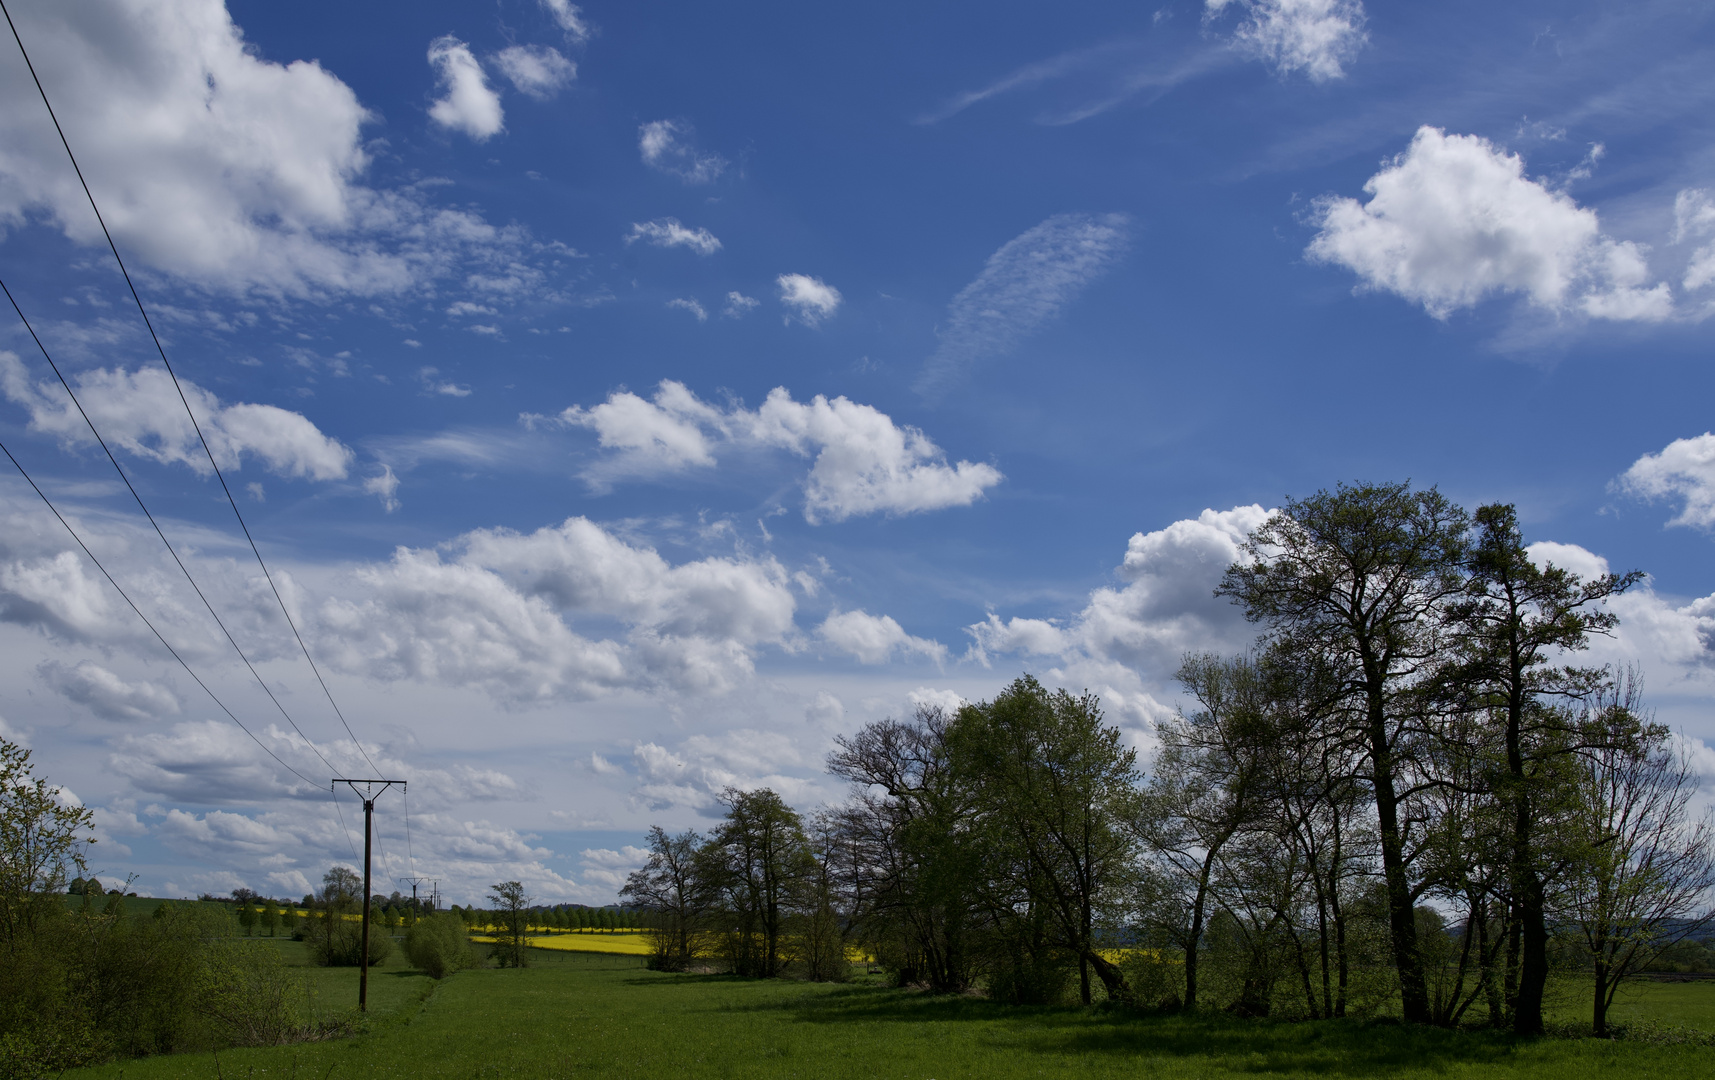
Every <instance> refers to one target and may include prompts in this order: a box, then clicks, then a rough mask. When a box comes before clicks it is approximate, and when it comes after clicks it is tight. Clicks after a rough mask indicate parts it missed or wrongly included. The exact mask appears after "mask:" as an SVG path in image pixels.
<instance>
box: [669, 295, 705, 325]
mask: <svg viewBox="0 0 1715 1080" xmlns="http://www.w3.org/2000/svg"><path fill="white" fill-rule="evenodd" d="M667 306H668V307H670V308H676V309H677V310H679V311H685V312H689V313H690V314H691V315H693V316H695V317H696V320H697V321H698V322H708V321H709V313H708V309H706V308H704V307H703V305H701V304H699V303H697V302H696V301H695V300H692V299H689V298H687V297H683V296H681V297H678V298H677V299H674V300H669V301H667Z"/></svg>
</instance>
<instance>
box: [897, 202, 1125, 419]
mask: <svg viewBox="0 0 1715 1080" xmlns="http://www.w3.org/2000/svg"><path fill="white" fill-rule="evenodd" d="M1128 226H1129V219H1128V218H1126V216H1125V215H1123V214H1106V215H1102V216H1093V215H1089V214H1056V215H1055V216H1054V217H1051V218H1049V219H1048V220H1047V221H1044V222H1042V224H1040V225H1037V226H1035V227H1034V228H1031V229H1028V230H1026V231H1025V232H1023V233H1021V234H1019V235H1018V236H1016V237H1014V238H1012V239H1011V240H1009V241H1007V242H1006V243H1005V244H1003V245H1002V246H1001V248H1000V250H999V251H996V252H995V253H994V254H993V255H990V256H989V259H988V262H987V263H986V264H985V265H984V266H983V270H982V273H980V274H978V275H977V279H976V280H975V281H973V282H971V283H970V284H969V285H967V286H965V287H964V288H963V289H962V290H960V292H959V294H958V295H957V296H955V297H953V302H952V303H951V304H949V305H948V306H947V321H946V324H945V325H944V326H943V327H942V329H941V331H940V335H941V344H940V347H939V348H937V349H936V350H935V354H934V355H933V356H931V357H930V358H929V362H928V364H927V365H926V366H925V368H924V371H923V374H922V376H921V377H920V378H919V379H918V382H917V388H918V390H920V391H923V392H926V393H933V392H935V391H938V390H942V389H945V388H946V387H947V386H948V385H950V384H951V383H953V382H954V381H956V380H957V379H958V378H959V377H960V376H961V375H963V374H964V373H965V372H966V371H968V370H969V368H970V367H971V365H973V364H974V363H976V362H977V361H978V360H981V359H983V358H985V357H995V356H1003V355H1005V354H1006V353H1008V352H1011V351H1012V350H1013V349H1014V348H1015V347H1017V345H1018V343H1019V342H1020V341H1021V340H1022V339H1023V338H1024V337H1025V336H1027V335H1028V334H1030V333H1031V332H1033V331H1035V330H1037V329H1038V328H1040V327H1041V326H1042V325H1043V324H1045V323H1047V322H1048V321H1049V320H1051V319H1053V318H1054V317H1055V316H1057V315H1058V314H1060V311H1061V310H1062V309H1063V308H1064V307H1065V306H1066V305H1067V304H1068V303H1070V302H1071V301H1072V300H1074V299H1075V298H1076V297H1077V295H1078V294H1079V293H1080V292H1082V291H1083V289H1084V288H1085V286H1087V285H1089V284H1090V282H1092V281H1094V280H1095V279H1096V278H1098V277H1100V276H1101V275H1102V274H1104V273H1105V272H1107V270H1108V269H1109V268H1110V267H1112V266H1113V264H1114V263H1115V262H1116V261H1118V259H1119V257H1120V256H1121V255H1123V254H1124V253H1125V250H1126V244H1127V233H1128V231H1129V229H1128Z"/></svg>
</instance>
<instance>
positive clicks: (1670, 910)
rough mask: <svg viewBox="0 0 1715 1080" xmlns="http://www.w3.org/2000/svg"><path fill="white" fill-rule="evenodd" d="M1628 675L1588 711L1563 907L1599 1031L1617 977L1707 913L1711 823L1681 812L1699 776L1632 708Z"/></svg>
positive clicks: (1603, 1030)
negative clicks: (1589, 982)
mask: <svg viewBox="0 0 1715 1080" xmlns="http://www.w3.org/2000/svg"><path fill="white" fill-rule="evenodd" d="M1639 697H1640V694H1639V692H1638V684H1637V680H1636V678H1635V677H1632V678H1628V679H1625V680H1623V681H1622V682H1620V683H1619V684H1617V685H1616V686H1614V687H1612V688H1609V689H1607V690H1605V691H1604V692H1603V694H1602V695H1601V696H1600V697H1599V698H1598V699H1597V700H1596V701H1595V703H1594V705H1593V707H1592V708H1591V710H1590V714H1591V715H1589V717H1588V718H1587V721H1586V725H1587V729H1586V733H1585V734H1586V739H1585V742H1586V748H1585V749H1584V750H1583V751H1582V752H1581V753H1580V760H1581V764H1582V770H1581V771H1582V774H1583V775H1582V777H1581V780H1582V783H1581V791H1580V795H1581V799H1580V811H1581V816H1582V822H1581V823H1580V828H1579V830H1578V832H1579V835H1580V836H1582V837H1584V838H1585V844H1586V848H1585V851H1584V852H1583V857H1582V858H1581V859H1579V860H1578V861H1577V863H1576V864H1575V871H1574V873H1573V874H1572V875H1571V882H1570V887H1569V889H1568V895H1567V914H1568V916H1569V917H1570V919H1571V921H1572V922H1573V923H1574V924H1575V925H1576V927H1577V933H1578V940H1579V944H1580V945H1581V946H1582V951H1583V952H1584V953H1585V955H1586V956H1588V957H1589V959H1590V961H1591V965H1592V968H1593V969H1594V975H1595V986H1594V1000H1593V1006H1592V1012H1591V1027H1592V1029H1593V1030H1594V1033H1595V1034H1596V1035H1597V1036H1598V1037H1602V1036H1606V1035H1607V1033H1608V1008H1609V1006H1610V1005H1612V1004H1613V1001H1614V994H1615V992H1616V991H1617V990H1618V989H1619V987H1620V984H1621V983H1622V982H1623V981H1624V980H1625V979H1626V978H1627V977H1628V976H1630V975H1632V974H1634V973H1636V972H1637V971H1639V970H1641V969H1642V968H1643V967H1644V966H1645V965H1646V964H1648V963H1649V962H1650V961H1651V960H1652V959H1654V958H1655V957H1656V956H1657V955H1659V954H1660V953H1661V952H1663V951H1665V950H1666V949H1668V948H1671V947H1672V946H1673V945H1674V944H1676V943H1678V942H1679V941H1682V940H1684V939H1686V938H1687V937H1690V936H1692V935H1694V934H1696V933H1698V932H1699V931H1701V930H1702V928H1703V927H1705V926H1707V925H1708V924H1709V923H1710V922H1711V920H1715V908H1711V906H1710V889H1711V888H1712V887H1715V847H1712V845H1715V823H1712V821H1711V818H1710V816H1709V812H1708V811H1705V812H1704V814H1703V816H1702V817H1700V818H1696V819H1692V818H1691V817H1690V816H1689V809H1690V802H1691V799H1692V797H1693V796H1694V795H1696V793H1697V790H1698V787H1699V785H1700V779H1701V778H1700V777H1699V776H1698V774H1697V773H1696V771H1695V770H1694V769H1693V768H1692V765H1691V762H1690V760H1689V758H1688V757H1687V756H1686V755H1685V754H1684V753H1681V752H1676V751H1675V750H1674V748H1673V746H1672V743H1671V739H1670V735H1669V733H1668V731H1667V729H1666V728H1665V727H1663V726H1661V725H1659V724H1655V723H1652V722H1650V721H1649V720H1648V719H1647V718H1645V717H1644V716H1642V715H1641V714H1640V709H1639V700H1638V699H1639Z"/></svg>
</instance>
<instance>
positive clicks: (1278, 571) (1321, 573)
mask: <svg viewBox="0 0 1715 1080" xmlns="http://www.w3.org/2000/svg"><path fill="white" fill-rule="evenodd" d="M1467 531H1468V518H1467V515H1466V514H1465V512H1464V511H1463V510H1461V509H1460V508H1459V507H1457V506H1455V505H1454V504H1453V503H1452V502H1450V501H1448V500H1447V499H1446V498H1445V497H1444V496H1442V495H1441V494H1440V493H1439V492H1437V491H1436V490H1435V489H1434V488H1430V489H1429V490H1427V491H1413V490H1412V489H1411V486H1410V485H1409V484H1379V485H1378V484H1360V485H1356V486H1351V487H1348V486H1345V485H1341V486H1340V487H1339V488H1338V489H1337V490H1336V491H1334V492H1327V491H1322V492H1318V493H1317V494H1315V495H1313V496H1311V497H1310V498H1307V499H1289V500H1287V501H1286V503H1285V504H1284V505H1283V506H1282V507H1281V509H1280V510H1279V511H1278V512H1277V513H1275V514H1274V515H1273V516H1272V517H1270V518H1269V519H1268V520H1267V521H1265V522H1264V523H1263V524H1262V525H1260V526H1258V527H1257V529H1256V530H1255V531H1253V532H1252V533H1251V535H1250V537H1249V538H1248V539H1247V541H1246V543H1245V548H1244V550H1245V559H1244V560H1243V561H1240V562H1238V563H1235V564H1234V565H1233V566H1231V567H1229V568H1228V569H1227V572H1226V575H1225V577H1224V578H1223V579H1222V582H1221V585H1220V587H1219V588H1218V589H1217V590H1216V592H1217V595H1223V596H1228V597H1230V598H1232V599H1233V600H1234V601H1235V602H1237V603H1239V604H1240V605H1242V606H1243V608H1244V611H1245V616H1246V618H1248V619H1250V620H1251V621H1252V622H1258V623H1262V624H1263V625H1264V626H1265V627H1266V628H1267V630H1266V636H1265V641H1266V643H1267V644H1269V645H1271V646H1275V647H1280V648H1282V649H1284V651H1286V652H1288V653H1290V654H1294V655H1299V656H1314V657H1317V658H1318V659H1319V660H1320V661H1321V662H1323V663H1324V664H1326V666H1327V668H1328V670H1330V671H1331V672H1333V673H1335V675H1336V683H1335V686H1336V690H1335V697H1336V701H1334V702H1331V703H1330V704H1331V705H1334V704H1337V705H1339V706H1341V707H1342V708H1343V713H1344V716H1345V717H1346V721H1347V726H1348V728H1349V730H1350V733H1351V735H1352V737H1353V738H1354V739H1356V740H1359V741H1361V743H1362V745H1363V746H1364V748H1365V750H1366V753H1367V756H1368V762H1367V765H1368V767H1367V769H1366V770H1365V776H1364V780H1365V782H1366V783H1367V785H1368V787H1369V788H1370V793H1371V796H1372V797H1373V799H1374V801H1375V810H1376V826H1377V832H1378V835H1379V838H1380V842H1381V864H1382V880H1383V884H1384V887H1385V890H1386V896H1387V912H1388V924H1389V931H1390V937H1391V943H1392V949H1393V959H1394V966H1395V969H1396V970H1397V972H1398V977H1399V982H1400V993H1401V998H1402V1003H1403V1012H1404V1016H1405V1019H1406V1020H1408V1021H1411V1022H1416V1023H1424V1022H1428V1021H1429V1020H1430V1019H1431V1017H1430V1006H1429V995H1428V985H1427V982H1426V980H1425V973H1424V968H1423V960H1422V956H1421V955H1420V952H1419V949H1418V940H1417V916H1416V901H1417V899H1418V897H1420V896H1421V895H1422V894H1423V892H1424V891H1425V890H1426V889H1427V888H1428V887H1429V884H1430V883H1429V882H1426V881H1424V880H1423V879H1421V878H1415V877H1414V873H1413V863H1414V861H1415V852H1414V851H1413V850H1412V849H1411V838H1410V835H1409V834H1408V831H1407V829H1406V825H1405V822H1404V821H1403V820H1402V809H1404V810H1405V811H1406V812H1407V813H1409V807H1408V806H1405V805H1404V804H1405V803H1406V802H1407V800H1408V799H1409V796H1410V794H1411V792H1412V790H1413V788H1414V783H1415V779H1416V776H1417V772H1418V764H1419V761H1420V758H1419V757H1418V753H1417V752H1418V751H1419V750H1420V747H1419V745H1418V734H1419V732H1420V726H1419V725H1418V724H1417V723H1416V719H1417V717H1418V714H1419V711H1420V708H1421V705H1422V701H1421V691H1422V683H1423V681H1424V678H1425V676H1426V674H1427V673H1428V671H1429V670H1430V669H1431V668H1432V667H1433V666H1434V665H1435V664H1436V663H1437V661H1438V660H1439V659H1440V658H1441V656H1442V652H1443V648H1444V642H1443V640H1442V627H1443V626H1444V624H1445V616H1446V613H1447V610H1448V608H1449V606H1450V605H1451V604H1452V603H1453V602H1454V601H1455V600H1456V599H1457V598H1459V597H1460V596H1461V595H1462V594H1463V592H1464V590H1465V585H1466V582H1465V569H1466V565H1467V559H1468V552H1469V546H1468V544H1467V540H1466V537H1467Z"/></svg>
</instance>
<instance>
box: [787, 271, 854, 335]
mask: <svg viewBox="0 0 1715 1080" xmlns="http://www.w3.org/2000/svg"><path fill="white" fill-rule="evenodd" d="M774 283H775V284H776V285H778V286H780V302H781V303H782V304H785V305H786V306H787V307H788V308H789V309H791V311H792V313H793V314H794V315H796V316H797V318H798V321H799V322H801V323H803V324H804V325H805V326H815V325H816V324H818V323H820V322H821V321H822V320H823V319H825V318H827V317H828V316H830V315H832V314H833V313H834V312H836V311H838V310H839V309H840V299H841V298H840V290H838V289H836V288H834V287H833V286H832V285H829V284H827V283H825V282H823V281H822V279H821V278H815V277H811V276H810V275H808V274H781V275H780V276H779V277H777V278H775V279H774Z"/></svg>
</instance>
